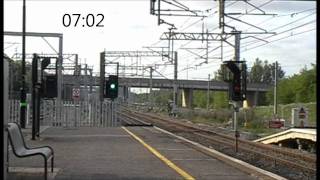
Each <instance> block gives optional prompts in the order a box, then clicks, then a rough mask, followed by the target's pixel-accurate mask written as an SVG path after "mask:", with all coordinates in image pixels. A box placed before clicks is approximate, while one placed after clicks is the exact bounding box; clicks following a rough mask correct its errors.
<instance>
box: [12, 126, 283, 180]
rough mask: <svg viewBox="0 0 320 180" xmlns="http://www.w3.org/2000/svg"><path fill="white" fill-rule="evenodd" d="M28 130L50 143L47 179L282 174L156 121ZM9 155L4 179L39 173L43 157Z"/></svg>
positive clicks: (32, 176)
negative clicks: (253, 166) (214, 151)
mask: <svg viewBox="0 0 320 180" xmlns="http://www.w3.org/2000/svg"><path fill="white" fill-rule="evenodd" d="M26 135H27V136H26V137H25V138H26V140H27V144H28V145H30V146H32V147H36V146H40V145H50V146H52V147H53V149H54V152H55V168H54V173H51V172H50V173H49V179H55V180H71V179H72V180H102V179H104V180H105V179H112V180H117V179H128V180H129V179H130V180H131V179H132V180H133V179H137V180H138V179H139V180H144V179H201V180H204V179H208V180H209V179H210V180H212V179H217V180H218V179H221V180H222V179H223V180H226V179H234V180H235V179H238V180H242V179H243V180H244V179H246V180H250V179H281V177H279V176H277V175H274V174H272V173H268V172H265V173H264V174H263V173H262V174H263V177H261V176H260V177H259V174H260V175H261V173H252V172H249V171H248V170H245V169H247V167H246V166H243V167H242V168H241V167H240V168H239V164H238V165H234V166H233V165H232V164H233V163H226V162H224V161H222V160H221V159H220V158H214V156H209V155H208V154H207V153H203V152H202V151H200V150H199V149H196V148H194V147H193V145H191V144H190V143H189V142H187V141H184V140H183V139H180V138H178V137H174V136H172V135H170V134H168V133H166V132H165V131H162V130H161V129H159V128H156V127H117V128H99V127H79V128H69V129H66V128H62V127H59V128H57V127H56V128H55V127H49V128H46V129H45V130H44V131H43V132H42V134H41V137H40V139H39V140H37V141H32V140H30V136H29V135H28V133H26ZM9 155H10V165H9V166H10V168H9V174H8V180H18V179H19V180H20V179H28V180H29V179H30V180H31V179H32V180H37V179H42V178H43V174H42V173H43V159H42V158H41V157H37V156H34V157H29V158H17V157H15V156H14V155H13V153H12V151H10V153H9ZM216 156H217V155H216ZM269 175H270V176H269Z"/></svg>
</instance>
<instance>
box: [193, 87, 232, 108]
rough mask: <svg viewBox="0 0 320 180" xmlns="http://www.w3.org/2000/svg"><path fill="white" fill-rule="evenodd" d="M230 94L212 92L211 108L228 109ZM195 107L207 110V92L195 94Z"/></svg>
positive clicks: (210, 98) (195, 92)
mask: <svg viewBox="0 0 320 180" xmlns="http://www.w3.org/2000/svg"><path fill="white" fill-rule="evenodd" d="M228 106H229V104H228V92H222V91H221V92H218V91H215V92H210V95H209V108H210V109H212V108H228ZM193 107H198V108H207V91H194V92H193Z"/></svg>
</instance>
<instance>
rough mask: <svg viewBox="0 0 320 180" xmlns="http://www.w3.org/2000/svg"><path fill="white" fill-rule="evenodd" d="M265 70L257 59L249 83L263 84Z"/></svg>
mask: <svg viewBox="0 0 320 180" xmlns="http://www.w3.org/2000/svg"><path fill="white" fill-rule="evenodd" d="M263 74H264V68H263V65H262V61H261V60H260V59H259V58H256V60H255V62H254V63H253V66H252V68H251V71H250V73H249V82H250V83H261V82H262V81H263Z"/></svg>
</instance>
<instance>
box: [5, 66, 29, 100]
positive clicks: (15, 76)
mask: <svg viewBox="0 0 320 180" xmlns="http://www.w3.org/2000/svg"><path fill="white" fill-rule="evenodd" d="M21 73H22V65H21V61H13V60H10V61H9V81H10V82H9V90H10V93H14V92H16V93H18V92H20V88H21V87H22V76H21ZM25 82H26V92H27V93H31V84H32V82H31V64H30V63H29V62H26V76H25ZM18 94H19V93H18Z"/></svg>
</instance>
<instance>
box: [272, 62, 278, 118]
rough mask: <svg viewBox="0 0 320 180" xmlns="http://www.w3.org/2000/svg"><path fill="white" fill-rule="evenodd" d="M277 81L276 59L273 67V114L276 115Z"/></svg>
mask: <svg viewBox="0 0 320 180" xmlns="http://www.w3.org/2000/svg"><path fill="white" fill-rule="evenodd" d="M277 81H278V61H276V62H275V69H274V95H273V97H274V102H273V104H274V106H273V114H274V116H275V117H276V116H277V109H278V107H277V106H278V103H277Z"/></svg>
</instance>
